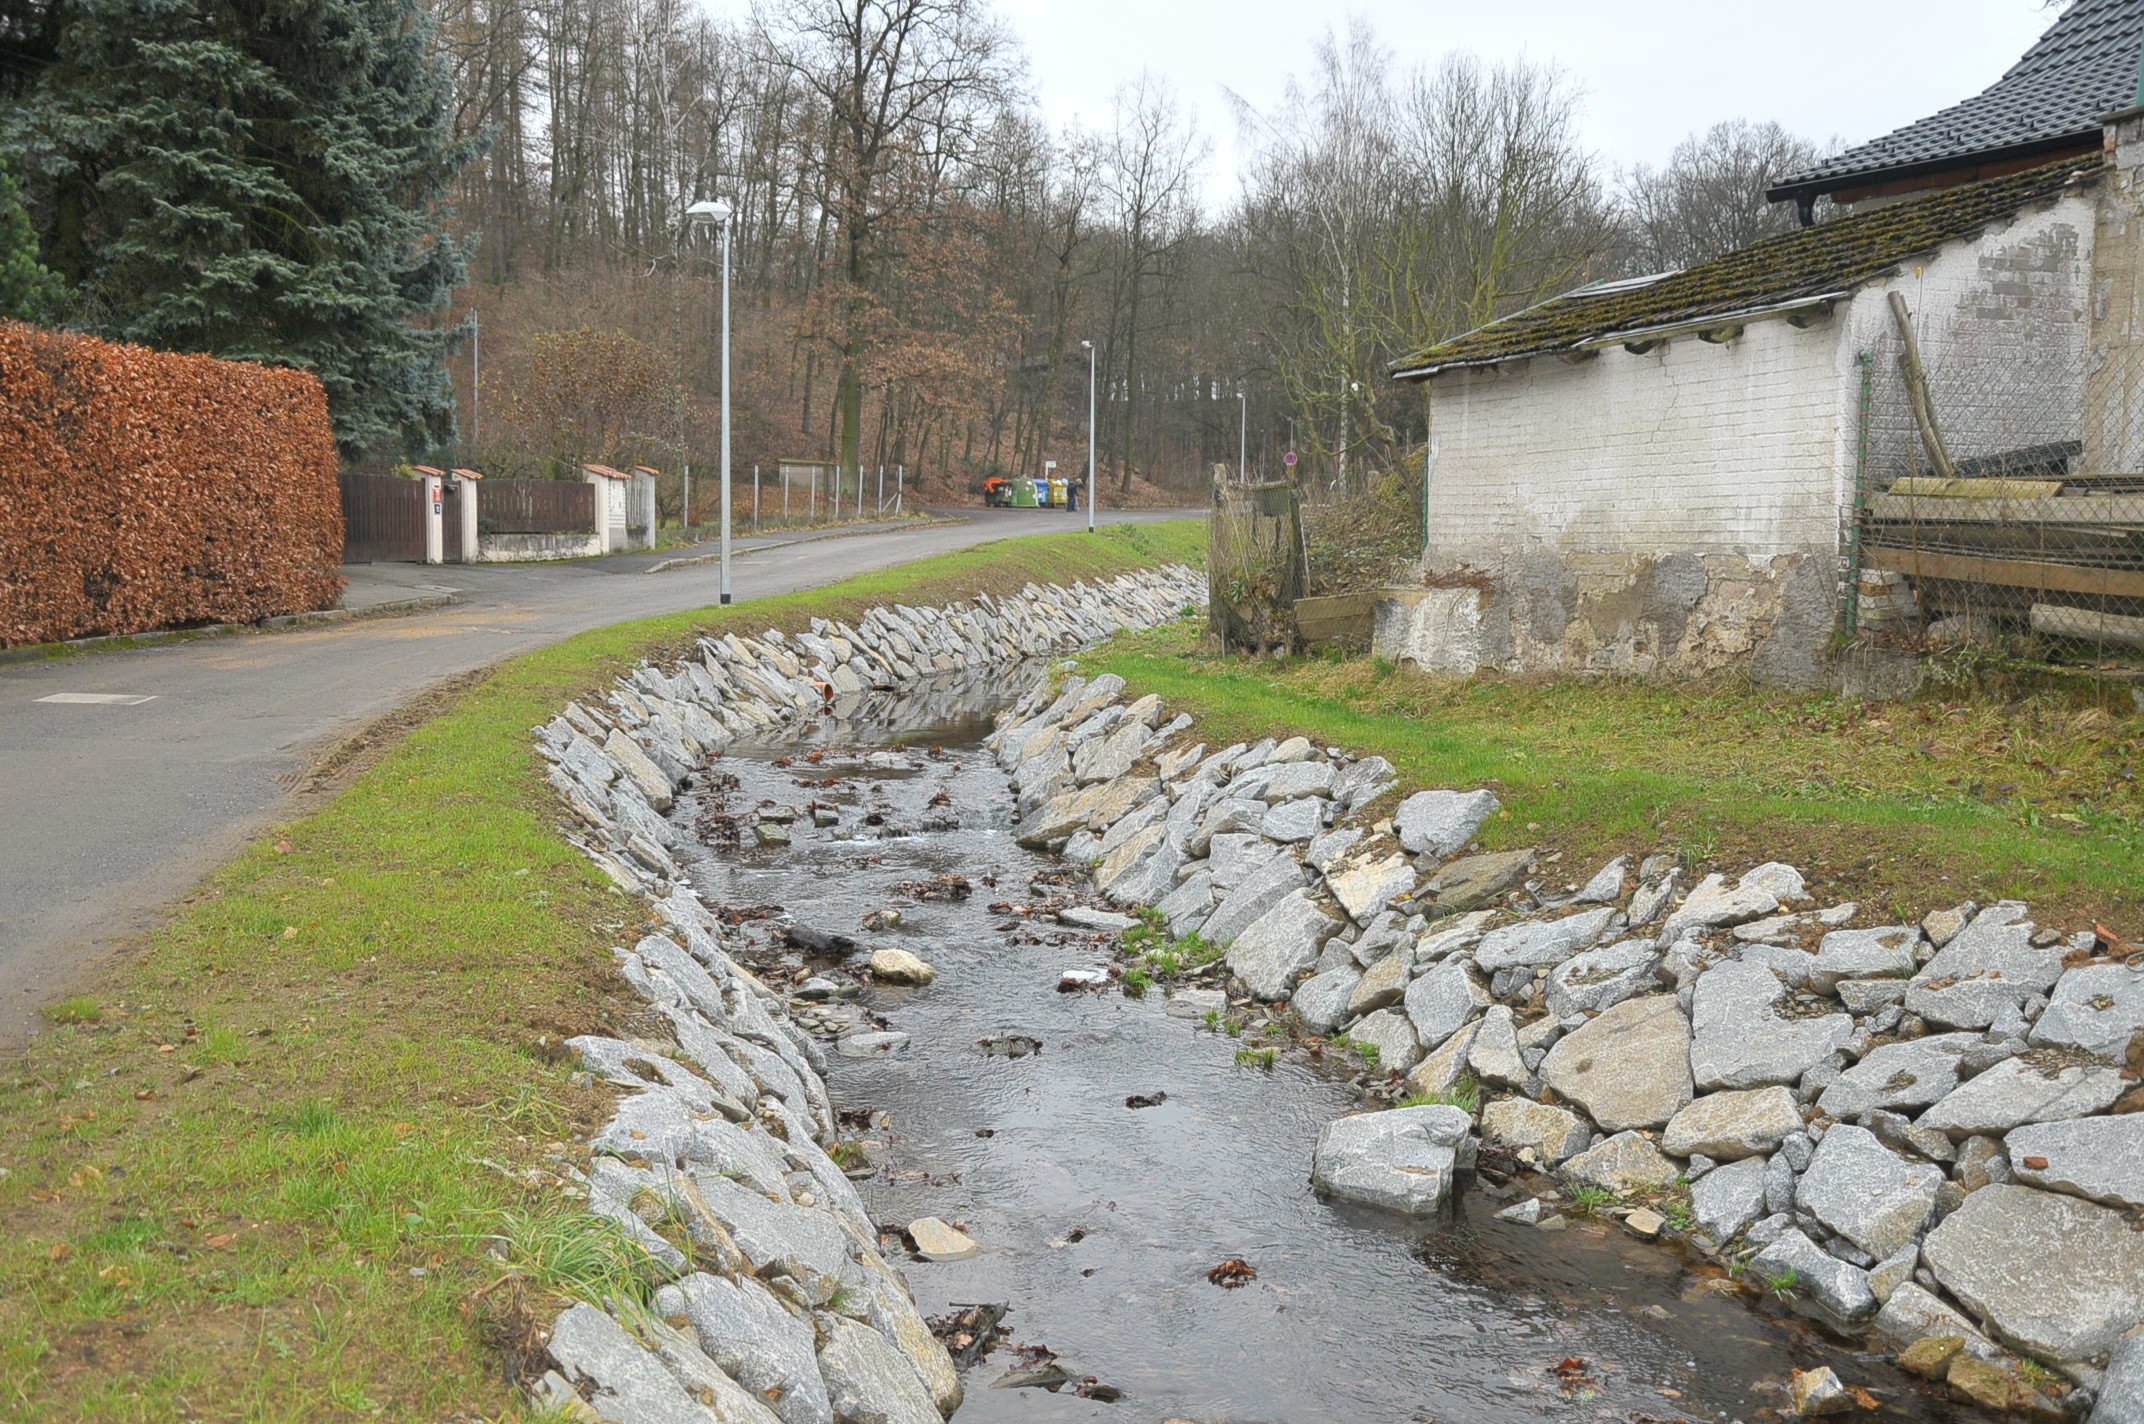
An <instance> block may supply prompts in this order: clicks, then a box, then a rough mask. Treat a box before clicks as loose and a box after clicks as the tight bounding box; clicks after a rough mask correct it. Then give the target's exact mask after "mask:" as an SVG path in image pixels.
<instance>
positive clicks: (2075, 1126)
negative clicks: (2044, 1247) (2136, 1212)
mask: <svg viewBox="0 0 2144 1424" xmlns="http://www.w3.org/2000/svg"><path fill="white" fill-rule="evenodd" d="M2004 1145H2005V1146H2006V1147H2007V1149H2008V1150H2009V1154H2010V1175H2011V1177H2012V1178H2013V1179H2015V1180H2016V1181H2017V1182H2018V1183H2019V1184H2020V1185H2023V1186H2028V1187H2044V1188H2046V1189H2048V1190H2049V1191H2057V1192H2067V1193H2069V1194H2070V1195H2071V1196H2076V1197H2084V1198H2086V1199H2087V1200H2089V1201H2096V1202H2100V1203H2103V1204H2105V1205H2107V1206H2116V1207H2144V1113H2124V1114H2122V1115H2121V1116H2120V1117H2085V1118H2076V1119H2074V1120H2072V1121H2069V1122H2042V1123H2035V1124H2033V1125H2032V1126H2030V1127H2020V1128H2017V1129H2016V1130H2014V1131H2013V1132H2011V1134H2010V1137H2009V1140H2008V1141H2007V1142H2006V1143H2005V1144H2004ZM2035 1163H2040V1164H2041V1165H2038V1166H2035V1165H2034V1164H2035Z"/></svg>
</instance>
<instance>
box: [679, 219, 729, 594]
mask: <svg viewBox="0 0 2144 1424" xmlns="http://www.w3.org/2000/svg"><path fill="white" fill-rule="evenodd" d="M685 213H686V215H687V216H688V217H690V218H691V219H692V221H693V222H694V223H713V224H714V225H715V226H716V227H717V228H719V229H721V232H722V601H723V602H724V603H728V602H729V601H730V205H729V204H728V203H725V202H723V201H722V200H721V199H720V198H716V199H714V200H713V201H708V200H706V199H702V200H701V201H699V202H697V203H694V204H693V205H692V206H691V207H689V208H687V209H685Z"/></svg>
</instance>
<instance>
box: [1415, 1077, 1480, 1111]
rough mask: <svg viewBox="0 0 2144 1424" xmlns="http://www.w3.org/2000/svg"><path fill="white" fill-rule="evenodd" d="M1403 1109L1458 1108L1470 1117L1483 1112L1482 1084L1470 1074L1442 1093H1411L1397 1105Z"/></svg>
mask: <svg viewBox="0 0 2144 1424" xmlns="http://www.w3.org/2000/svg"><path fill="white" fill-rule="evenodd" d="M1397 1106H1399V1107H1403V1108H1429V1107H1450V1108H1458V1109H1459V1110H1460V1111H1461V1112H1463V1113H1465V1114H1467V1115H1468V1116H1469V1117H1471V1116H1473V1115H1474V1114H1475V1113H1478V1112H1480V1111H1481V1084H1479V1083H1477V1082H1475V1081H1474V1075H1473V1074H1471V1073H1469V1074H1467V1075H1465V1076H1464V1077H1462V1078H1460V1080H1459V1081H1458V1082H1456V1083H1454V1084H1452V1086H1450V1087H1449V1088H1446V1089H1445V1090H1444V1091H1443V1092H1441V1093H1410V1094H1408V1095H1407V1096H1406V1097H1404V1098H1401V1099H1400V1100H1399V1102H1398V1104H1397Z"/></svg>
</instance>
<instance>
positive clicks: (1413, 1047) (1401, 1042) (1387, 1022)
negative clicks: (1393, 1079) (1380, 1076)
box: [1347, 1009, 1422, 1073]
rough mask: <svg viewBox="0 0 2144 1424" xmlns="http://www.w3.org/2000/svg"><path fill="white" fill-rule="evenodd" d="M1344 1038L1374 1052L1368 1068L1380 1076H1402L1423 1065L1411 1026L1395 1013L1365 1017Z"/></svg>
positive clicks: (1418, 1041)
mask: <svg viewBox="0 0 2144 1424" xmlns="http://www.w3.org/2000/svg"><path fill="white" fill-rule="evenodd" d="M1347 1036H1348V1037H1349V1038H1350V1039H1352V1040H1353V1041H1355V1042H1356V1043H1362V1044H1367V1045H1369V1046H1370V1047H1371V1048H1373V1049H1375V1050H1376V1057H1375V1059H1374V1060H1373V1061H1372V1063H1371V1066H1372V1067H1374V1068H1375V1069H1376V1070H1377V1071H1378V1072H1380V1073H1405V1072H1407V1071H1408V1070H1409V1069H1411V1068H1413V1067H1414V1065H1415V1064H1417V1063H1419V1062H1421V1061H1422V1043H1421V1040H1420V1039H1418V1038H1416V1037H1415V1032H1414V1024H1413V1023H1411V1022H1410V1021H1409V1020H1408V1018H1407V1015H1405V1014H1403V1013H1401V1012H1400V1011H1399V1010H1398V1009H1379V1010H1378V1011H1377V1012H1376V1013H1374V1014H1364V1015H1363V1016H1362V1017H1361V1018H1359V1019H1357V1020H1356V1021H1355V1022H1354V1023H1352V1024H1350V1025H1349V1026H1348V1031H1347Z"/></svg>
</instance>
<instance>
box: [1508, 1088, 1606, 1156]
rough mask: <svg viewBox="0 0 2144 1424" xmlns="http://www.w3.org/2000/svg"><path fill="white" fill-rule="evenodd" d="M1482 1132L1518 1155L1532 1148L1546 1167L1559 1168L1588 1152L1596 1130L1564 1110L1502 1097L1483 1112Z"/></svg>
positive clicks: (1544, 1104)
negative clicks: (1519, 1152) (1587, 1149)
mask: <svg viewBox="0 0 2144 1424" xmlns="http://www.w3.org/2000/svg"><path fill="white" fill-rule="evenodd" d="M1481 1130H1482V1131H1483V1132H1485V1133H1487V1134H1488V1135H1489V1136H1491V1137H1493V1138H1495V1139H1496V1140H1497V1141H1499V1142H1501V1143H1503V1144H1504V1145H1505V1146H1506V1147H1509V1148H1510V1149H1511V1150H1512V1151H1514V1152H1518V1151H1521V1150H1523V1149H1526V1148H1531V1149H1533V1153H1534V1156H1535V1157H1536V1158H1538V1159H1539V1161H1540V1163H1541V1165H1542V1166H1544V1167H1550V1168H1554V1167H1558V1166H1561V1165H1562V1164H1563V1163H1565V1162H1567V1161H1569V1160H1570V1159H1571V1158H1573V1157H1576V1156H1577V1155H1578V1154H1579V1153H1581V1152H1583V1151H1585V1150H1586V1148H1587V1146H1588V1145H1589V1144H1591V1142H1592V1141H1593V1127H1592V1125H1591V1124H1590V1123H1588V1122H1587V1121H1586V1120H1585V1119H1584V1118H1582V1117H1580V1116H1579V1115H1578V1114H1576V1113H1574V1112H1568V1111H1566V1110H1564V1109H1563V1108H1558V1107H1550V1106H1549V1105H1548V1104H1546V1103H1536V1102H1532V1101H1529V1100H1528V1099H1526V1098H1499V1099H1498V1100H1497V1101H1495V1102H1493V1103H1491V1104H1489V1105H1488V1106H1487V1107H1485V1108H1483V1109H1482V1110H1481Z"/></svg>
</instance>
